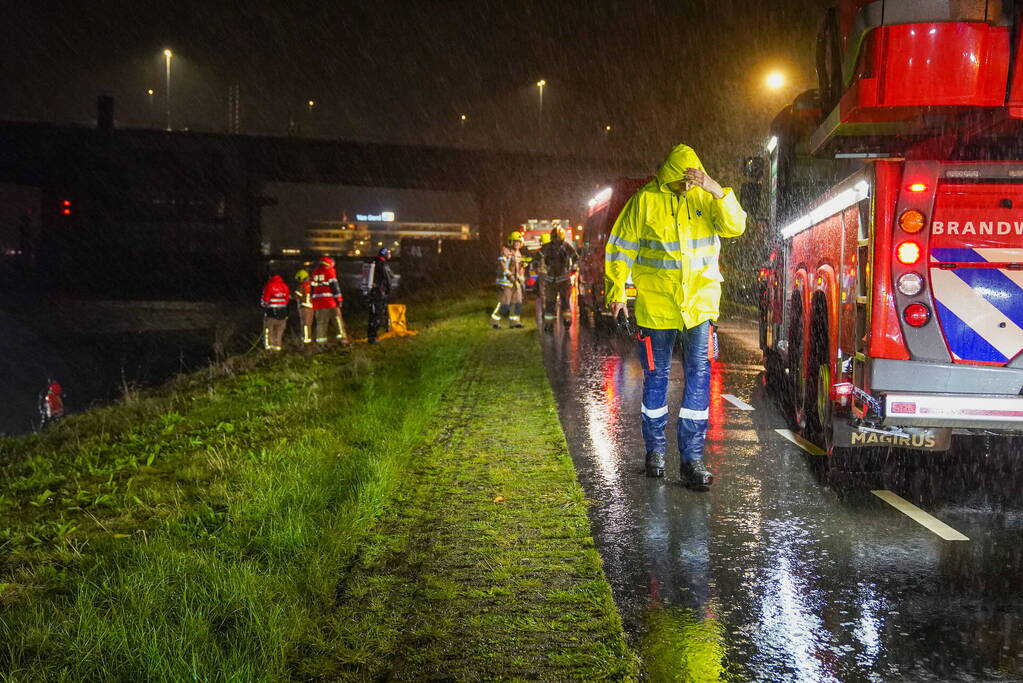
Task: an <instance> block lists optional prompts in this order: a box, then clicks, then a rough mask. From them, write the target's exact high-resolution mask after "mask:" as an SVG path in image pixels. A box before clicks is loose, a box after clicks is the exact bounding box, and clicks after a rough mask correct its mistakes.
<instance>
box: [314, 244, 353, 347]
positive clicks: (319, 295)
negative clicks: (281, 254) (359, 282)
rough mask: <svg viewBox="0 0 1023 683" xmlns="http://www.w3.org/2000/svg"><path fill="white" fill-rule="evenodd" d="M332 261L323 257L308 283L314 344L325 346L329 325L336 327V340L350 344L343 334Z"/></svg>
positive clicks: (342, 299) (342, 321)
mask: <svg viewBox="0 0 1023 683" xmlns="http://www.w3.org/2000/svg"><path fill="white" fill-rule="evenodd" d="M334 265H335V264H334V259H332V258H331V257H329V256H324V257H323V258H321V259H320V263H319V264H318V265H317V266H316V268H314V269H313V272H312V275H311V278H310V279H311V282H310V290H311V292H312V293H311V294H310V298H311V299H312V301H313V320H314V323H315V328H316V343H317V344H326V343H327V341H328V340H329V335H330V324H331V322H332V321H333V322H334V323H335V324H336V325H337V335H336V339H337V340H338V341H340V342H341V343H342V344H344V345H346V346H347V345H348V344H350V343H351V342H350V341H349V340H348V335H346V334H345V322H344V319H343V318H342V317H341V304H342V302H344V297H343V296H341V285H340V283H338V281H337V270H335V268H334Z"/></svg>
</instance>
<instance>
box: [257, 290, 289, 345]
mask: <svg viewBox="0 0 1023 683" xmlns="http://www.w3.org/2000/svg"><path fill="white" fill-rule="evenodd" d="M290 299H291V291H290V290H289V289H288V285H287V283H285V282H284V278H282V277H281V276H280V275H274V276H273V277H271V278H270V280H269V281H268V282H267V283H266V286H265V287H263V298H262V299H261V300H260V302H259V303H260V305H261V306H262V307H263V344H264V347H265V348H266V350H267V351H280V350H281V349H283V348H284V329H285V328H286V327H287V326H288V301H289V300H290Z"/></svg>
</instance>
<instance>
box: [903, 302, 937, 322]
mask: <svg viewBox="0 0 1023 683" xmlns="http://www.w3.org/2000/svg"><path fill="white" fill-rule="evenodd" d="M902 319H903V320H905V321H906V324H907V325H911V326H912V327H923V326H924V325H926V324H927V321H929V320H930V319H931V311H930V309H929V308H927V307H926V306H924V305H923V304H910V305H909V306H906V309H905V310H904V311H902Z"/></svg>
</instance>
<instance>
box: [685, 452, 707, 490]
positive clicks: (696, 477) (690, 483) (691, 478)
mask: <svg viewBox="0 0 1023 683" xmlns="http://www.w3.org/2000/svg"><path fill="white" fill-rule="evenodd" d="M680 470H681V474H682V484H683V485H685V487H686V488H690V489H696V490H697V491H706V490H707V489H709V488H710V485H711V484H713V483H714V475H713V474H711V473H710V470H708V469H707V466H706V465H704V464H703V458H699V459H697V460H683V461H682V466H681V468H680Z"/></svg>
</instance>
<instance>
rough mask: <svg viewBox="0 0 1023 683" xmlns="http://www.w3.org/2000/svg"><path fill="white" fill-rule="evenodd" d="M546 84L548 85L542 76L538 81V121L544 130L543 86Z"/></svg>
mask: <svg viewBox="0 0 1023 683" xmlns="http://www.w3.org/2000/svg"><path fill="white" fill-rule="evenodd" d="M545 85H547V81H545V80H544V79H542V78H541V79H540V80H539V81H537V82H536V87H538V88H540V112H539V114H538V115H537V123H538V124H539V126H540V130H541V131H543V87H544V86H545Z"/></svg>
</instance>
